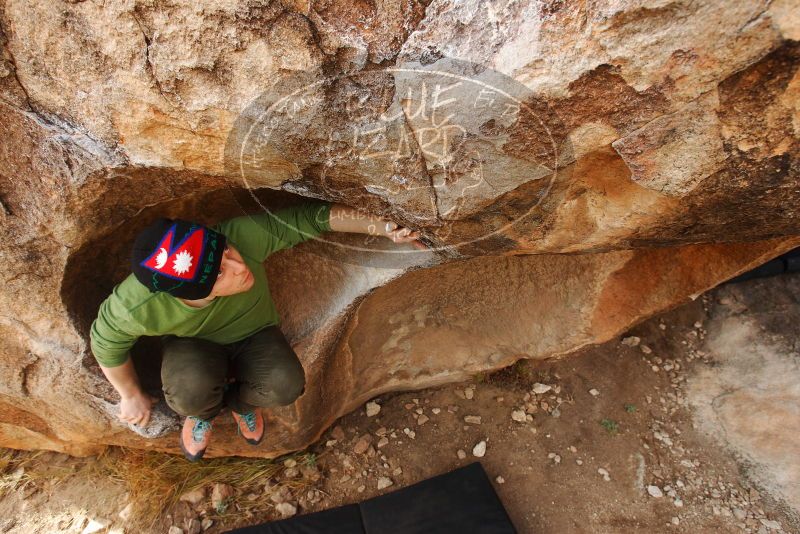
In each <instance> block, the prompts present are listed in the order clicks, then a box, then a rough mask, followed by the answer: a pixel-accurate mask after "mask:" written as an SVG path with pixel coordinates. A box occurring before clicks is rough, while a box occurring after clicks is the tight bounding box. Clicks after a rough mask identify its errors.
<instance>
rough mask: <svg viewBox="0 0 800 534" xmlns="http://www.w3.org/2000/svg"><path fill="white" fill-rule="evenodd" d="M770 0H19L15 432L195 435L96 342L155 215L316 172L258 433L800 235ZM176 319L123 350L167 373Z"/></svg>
mask: <svg viewBox="0 0 800 534" xmlns="http://www.w3.org/2000/svg"><path fill="white" fill-rule="evenodd" d="M793 4H794V3H793V2H792V1H791V0H774V1H772V2H738V3H730V2H724V1H722V0H707V1H705V2H694V3H689V2H666V3H664V2H662V3H656V4H654V5H651V4H648V5H645V4H644V3H642V2H622V1H616V0H612V1H609V2H604V3H602V4H587V3H582V2H555V3H542V2H516V3H508V4H503V5H500V4H496V3H493V2H452V1H450V0H433V1H431V2H428V1H422V0H412V1H409V2H399V1H394V0H381V1H377V2H338V1H327V0H326V1H316V0H315V1H313V2H293V1H272V2H260V1H253V0H239V1H236V2H223V1H210V2H205V3H203V5H202V6H200V5H199V4H197V3H193V2H188V1H179V2H173V3H170V4H169V5H163V4H160V3H148V2H139V1H134V2H125V3H114V2H106V3H104V4H101V3H97V2H54V1H51V0H0V47H2V57H1V58H0V59H1V60H2V61H0V139H2V141H1V142H0V225H1V226H2V229H3V232H2V236H3V239H2V240H0V260H2V277H3V281H4V283H3V289H2V291H0V309H2V312H0V369H1V370H2V376H3V377H4V378H3V379H2V380H0V445H6V446H12V447H19V448H46V449H54V450H63V451H67V452H70V453H74V454H86V453H90V452H93V451H97V450H99V449H101V448H102V447H104V446H106V445H108V444H120V445H126V446H133V447H142V448H154V449H161V450H169V451H173V452H175V451H177V447H176V436H175V435H174V434H171V433H170V432H171V429H172V428H174V423H175V418H174V417H173V416H172V415H171V414H169V413H168V412H164V413H162V414H161V417H160V419H159V423H158V425H156V426H157V427H158V428H156V430H155V431H154V432H152V434H154V435H159V436H158V437H150V438H146V437H143V436H139V435H137V434H135V433H133V432H131V431H130V430H129V429H128V428H127V427H125V426H123V425H121V424H119V423H117V422H116V421H115V418H114V416H113V410H114V404H115V402H116V396H115V393H114V392H113V390H112V389H111V387H110V385H109V384H108V383H107V382H106V381H105V379H104V378H103V376H102V374H101V373H100V371H99V369H98V367H97V365H96V363H95V361H94V358H93V357H92V355H91V354H90V353H89V352H88V344H87V333H88V326H89V324H90V323H91V321H92V320H93V319H94V316H95V314H96V312H97V307H98V305H99V303H100V302H101V301H102V299H103V298H105V297H106V296H107V295H108V294H109V292H110V291H111V289H112V288H113V286H114V284H116V283H117V282H119V281H120V280H122V279H123V278H124V276H126V275H127V261H126V258H127V253H128V248H129V246H130V244H131V241H132V238H133V236H134V235H135V233H136V232H137V230H138V229H140V228H142V227H143V226H144V225H146V224H147V223H148V222H149V221H150V220H151V219H153V218H154V217H156V216H160V215H166V216H181V217H184V218H194V219H198V220H200V221H202V222H207V223H211V222H215V221H217V220H220V219H221V218H224V217H230V216H234V215H238V214H241V213H242V212H243V211H244V212H248V211H258V210H260V209H263V207H264V206H268V207H273V206H278V205H282V204H285V203H288V202H295V201H297V200H298V198H297V195H302V196H305V197H313V198H322V199H326V200H329V201H337V202H342V203H345V204H349V205H351V206H354V207H358V208H361V209H364V210H367V211H371V212H374V213H381V214H383V215H384V216H386V217H390V218H392V219H394V220H397V221H399V222H401V223H403V224H407V225H410V226H413V227H414V228H418V229H420V230H421V232H422V234H423V236H424V237H423V239H424V241H425V242H426V243H427V244H428V245H429V246H430V247H431V249H430V251H428V252H416V251H414V250H412V249H411V248H403V247H396V246H394V245H392V244H391V243H389V242H388V241H387V242H380V241H378V242H376V241H370V240H364V239H363V238H362V237H360V236H355V235H326V236H324V239H321V240H318V241H316V242H310V243H304V244H303V245H301V246H299V247H297V248H296V249H294V250H291V251H285V252H281V253H280V254H276V255H275V256H273V257H271V258H270V259H269V260H268V261H267V264H266V267H265V268H266V269H267V270H268V274H269V277H270V285H271V287H272V290H273V293H274V296H275V299H276V302H277V304H278V307H279V310H280V311H281V314H282V321H283V323H282V324H283V329H284V331H285V333H286V334H287V337H288V338H289V340H290V341H291V342H292V343H293V344H294V346H295V349H296V351H297V352H298V354H299V355H300V357H301V360H302V361H303V363H304V366H305V368H306V372H307V375H308V384H309V386H308V387H307V392H306V394H305V395H304V396H303V397H302V398H301V399H300V400H299V401H298V402H297V403H296V405H295V406H293V407H291V408H287V409H282V410H276V411H273V412H271V413H270V414H269V421H270V429H271V432H269V433H268V437H267V439H266V440H265V442H264V443H263V444H262V445H261V446H260V447H259V448H257V449H251V448H249V446H247V445H246V444H244V442H241V441H240V440H237V439H236V437H235V434H234V430H233V426H232V424H230V425H227V424H226V423H220V425H219V426H218V428H220V429H221V430H220V432H219V433H215V438H214V443H213V446H212V449H210V450H209V455H224V454H239V455H262V456H274V455H277V454H281V453H283V452H286V451H289V450H294V449H298V448H301V447H304V446H306V445H308V444H309V443H311V442H312V441H313V440H315V439H317V437H318V436H319V435H320V434H321V433H322V432H323V431H324V430H325V428H327V426H328V425H330V424H331V423H332V422H333V421H334V420H335V419H336V418H337V417H338V416H340V415H342V414H344V413H346V412H348V411H350V410H352V409H354V408H356V407H358V406H359V405H361V404H362V403H363V402H365V401H366V400H368V399H369V398H371V397H373V396H375V395H378V394H380V393H383V392H387V391H393V390H401V389H413V388H422V387H428V386H432V385H436V384H442V383H445V382H448V381H453V380H460V379H463V378H466V377H468V376H470V375H471V374H473V373H477V372H483V371H487V370H491V369H496V368H499V367H502V366H505V365H508V364H510V363H512V362H514V361H515V360H517V359H519V358H548V357H557V356H564V355H567V354H569V353H571V352H574V351H576V350H578V349H580V348H581V347H583V346H586V345H589V344H593V343H600V342H603V341H605V340H608V339H610V338H612V337H614V336H616V335H618V334H619V333H621V332H623V331H624V330H625V329H627V328H629V327H630V326H631V325H633V324H635V323H636V322H638V321H641V320H643V319H644V318H646V317H648V316H649V315H652V314H654V313H657V312H658V311H661V310H664V309H666V308H669V307H672V306H675V305H677V304H679V303H681V302H683V301H685V300H686V299H689V298H693V297H695V296H697V295H699V294H700V293H702V292H703V291H705V290H707V289H708V288H710V287H713V286H714V285H716V284H718V283H720V282H721V281H723V280H726V279H728V278H730V277H732V276H734V275H736V274H737V273H739V272H742V271H744V270H746V269H748V268H750V267H752V266H755V265H757V264H758V263H760V262H763V261H765V260H768V259H770V258H771V257H773V256H776V255H778V254H780V253H781V252H783V251H785V250H788V249H790V248H792V247H795V246H797V245H798V244H800V237H799V236H800V208H798V206H800V202H798V201H799V200H800V186H799V185H798V184H799V183H800V180H798V167H799V166H800V164H799V163H798V158H799V157H800V144H799V143H798V130H800V75H798V66H800V47H799V46H798V44H797V42H798V40H800V20H799V19H798V12H800V10H798V9H796V6H794V5H793ZM158 350H159V344H158V340H157V339H142V340H140V342H139V343H138V344H137V347H136V348H135V351H134V359H135V361H136V364H137V367H138V369H139V371H140V374H141V376H142V378H143V381H144V383H145V385H146V386H147V387H150V388H153V389H155V390H157V389H158V387H159V383H158V372H157V370H158V365H159V354H158Z"/></svg>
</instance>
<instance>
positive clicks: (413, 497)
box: [230, 462, 516, 534]
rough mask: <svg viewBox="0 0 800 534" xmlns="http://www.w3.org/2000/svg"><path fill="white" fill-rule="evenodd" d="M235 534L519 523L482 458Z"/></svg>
mask: <svg viewBox="0 0 800 534" xmlns="http://www.w3.org/2000/svg"><path fill="white" fill-rule="evenodd" d="M230 532H231V533H232V534H323V533H325V534H423V533H425V534H429V533H442V534H445V533H451V532H452V533H453V534H467V533H470V534H472V533H475V534H512V533H515V532H516V530H514V526H513V525H512V524H511V520H510V519H509V517H508V514H507V513H506V510H505V508H503V504H502V503H501V502H500V499H499V498H498V497H497V493H495V491H494V488H493V487H492V484H491V482H490V481H489V477H488V476H486V472H485V471H484V470H483V467H481V464H480V463H478V462H475V463H472V464H470V465H467V466H465V467H462V468H459V469H456V470H455V471H451V472H449V473H445V474H443V475H439V476H437V477H433V478H430V479H428V480H423V481H422V482H418V483H416V484H414V485H412V486H409V487H407V488H403V489H400V490H397V491H393V492H392V493H388V494H386V495H381V496H379V497H374V498H372V499H369V500H367V501H364V502H362V503H359V504H350V505H347V506H342V507H339V508H333V509H330V510H325V511H322V512H316V513H313V514H306V515H302V516H298V517H293V518H290V519H283V520H280V521H273V522H270V523H264V524H263V525H254V526H250V527H245V528H240V529H236V530H231V531H230Z"/></svg>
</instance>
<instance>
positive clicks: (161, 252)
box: [131, 218, 226, 300]
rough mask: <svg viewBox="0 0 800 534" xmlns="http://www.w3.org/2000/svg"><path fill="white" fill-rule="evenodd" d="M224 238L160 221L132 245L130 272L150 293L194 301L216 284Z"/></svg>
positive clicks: (176, 221) (197, 227) (200, 227)
mask: <svg viewBox="0 0 800 534" xmlns="http://www.w3.org/2000/svg"><path fill="white" fill-rule="evenodd" d="M225 243H226V240H225V236H224V235H223V234H221V233H219V232H215V231H214V230H212V229H210V228H208V227H206V226H203V225H201V224H198V223H193V222H190V221H184V220H181V219H165V218H160V219H157V220H156V221H154V222H153V223H152V224H151V225H150V226H148V227H147V228H145V229H144V230H142V231H141V232H140V233H139V235H138V236H136V240H135V241H134V243H133V251H132V254H131V269H132V270H133V274H134V275H135V276H136V278H137V279H138V280H139V281H140V282H141V283H142V284H144V285H145V286H147V287H148V288H149V289H150V291H152V292H153V293H155V292H157V291H166V292H167V293H169V294H170V295H172V296H174V297H179V298H184V299H189V300H195V299H202V298H205V297H207V296H208V295H209V294H210V293H211V288H212V287H213V286H214V282H216V281H217V275H218V274H219V265H220V263H221V262H222V253H223V251H224V250H225Z"/></svg>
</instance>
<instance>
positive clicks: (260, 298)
mask: <svg viewBox="0 0 800 534" xmlns="http://www.w3.org/2000/svg"><path fill="white" fill-rule="evenodd" d="M330 209H331V204H330V203H328V202H323V201H314V202H306V203H304V204H301V205H299V206H292V207H289V208H284V209H282V210H276V211H275V212H274V215H272V214H268V213H261V214H257V215H245V216H242V217H236V218H234V219H228V220H226V221H222V222H221V223H219V224H217V225H215V226H212V228H213V229H214V230H216V231H218V232H220V233H222V234H224V235H225V236H226V237H227V239H228V242H229V243H231V244H233V246H234V247H236V249H237V250H238V251H239V252H240V253H241V255H242V258H243V259H244V261H245V263H246V264H247V266H248V267H249V268H250V270H251V271H252V273H253V277H254V279H255V281H254V283H253V287H251V288H250V289H249V290H247V291H245V292H243V293H237V294H235V295H229V296H225V297H217V298H215V299H214V300H212V301H211V303H210V304H208V305H206V306H204V307H202V308H193V307H191V306H188V305H186V304H184V303H183V302H181V301H180V300H179V299H177V298H175V297H173V296H172V295H170V294H169V293H164V292H157V293H151V292H150V290H149V289H148V288H147V287H145V286H144V285H143V284H141V283H140V282H139V281H138V280H137V279H136V277H135V276H134V275H133V274H131V275H129V276H128V277H127V278H126V279H125V280H123V281H122V282H121V283H119V284H117V285H116V286H115V287H114V290H113V291H112V293H111V295H109V297H108V298H106V300H104V301H103V303H102V304H101V305H100V309H99V311H98V314H97V318H96V319H95V320H94V322H93V323H92V326H91V330H90V334H89V337H90V341H91V349H92V353H93V354H94V356H95V358H96V359H97V361H98V362H99V363H100V364H101V365H103V366H104V367H115V366H118V365H122V364H123V363H125V361H127V359H128V354H129V350H130V348H131V347H132V346H133V344H134V343H135V342H136V339H137V338H138V337H139V336H158V335H164V334H173V335H176V336H180V337H197V338H200V339H206V340H209V341H213V342H216V343H222V344H227V343H233V342H235V341H239V340H241V339H244V338H246V337H248V336H250V335H252V334H254V333H256V332H258V331H259V330H261V329H262V328H264V327H265V326H269V325H273V324H279V323H280V317H279V315H278V311H277V310H276V309H275V303H274V302H273V301H272V296H271V295H270V293H269V286H268V285H267V277H266V273H265V271H264V267H263V261H264V260H265V259H266V258H267V256H269V255H270V254H272V253H273V252H276V251H278V250H281V249H285V248H290V247H293V246H294V245H297V244H298V243H302V242H303V241H307V240H308V239H311V238H313V237H316V236H318V235H320V234H322V233H324V232H328V231H330V229H331V227H330ZM281 221H283V222H281Z"/></svg>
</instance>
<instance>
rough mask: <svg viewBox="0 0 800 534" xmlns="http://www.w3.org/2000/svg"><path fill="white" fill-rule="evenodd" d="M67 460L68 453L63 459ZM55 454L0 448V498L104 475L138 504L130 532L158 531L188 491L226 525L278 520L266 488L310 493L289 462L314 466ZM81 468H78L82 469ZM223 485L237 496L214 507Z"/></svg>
mask: <svg viewBox="0 0 800 534" xmlns="http://www.w3.org/2000/svg"><path fill="white" fill-rule="evenodd" d="M58 456H60V457H61V458H66V457H65V456H63V455H58ZM53 458H54V453H50V452H44V451H37V452H31V451H15V450H11V449H0V498H2V497H4V496H5V495H6V494H8V493H10V492H13V491H25V490H26V489H33V488H34V487H37V486H39V487H40V486H41V484H42V483H43V482H45V481H47V484H49V486H50V487H53V486H54V485H57V484H60V483H63V482H64V481H65V480H67V479H68V478H69V477H70V476H71V475H76V474H78V473H79V474H80V476H85V477H103V478H107V479H110V480H111V481H112V482H115V483H117V484H119V485H121V487H122V488H123V489H124V490H125V491H126V492H127V493H128V495H129V496H128V499H127V500H128V502H131V503H133V509H132V514H131V516H130V519H129V520H128V528H133V529H135V530H134V531H141V532H145V531H147V532H151V531H155V530H157V527H156V525H157V523H158V522H159V520H160V519H161V518H162V516H163V515H164V514H165V513H169V512H170V510H171V509H172V508H173V507H174V506H175V505H176V504H177V503H178V501H179V499H180V496H181V495H183V494H184V493H186V492H189V491H193V490H196V489H200V488H203V489H205V490H206V491H207V498H206V502H205V503H203V504H202V505H200V506H201V508H202V509H203V511H204V513H203V517H208V518H210V519H213V520H215V522H223V523H225V524H226V525H231V524H235V523H240V522H241V521H242V520H245V519H247V518H252V517H254V516H258V517H259V518H260V519H261V518H263V519H265V520H266V519H267V518H270V517H274V516H275V515H276V514H275V513H274V506H275V504H274V503H273V502H272V501H271V500H270V498H269V497H270V494H271V493H270V492H265V491H264V487H265V485H267V484H270V486H271V487H272V488H278V487H279V486H287V487H288V488H289V489H290V490H291V491H292V493H293V494H295V495H297V492H299V491H301V490H304V489H306V488H307V487H309V486H310V485H311V483H312V482H311V481H309V480H308V479H306V478H304V477H297V478H292V479H286V478H285V477H283V476H282V474H283V471H284V470H285V469H286V467H285V466H284V461H286V460H287V459H294V460H295V461H296V463H297V466H298V467H300V466H302V465H315V464H316V456H315V455H314V454H313V453H297V454H293V455H288V456H285V457H283V458H280V459H278V460H267V459H262V458H212V459H204V460H203V461H202V462H197V463H191V462H188V461H186V459H184V458H183V457H181V456H174V455H170V454H165V453H159V452H149V451H142V450H135V449H122V448H110V449H109V450H108V451H107V452H106V453H104V454H102V455H100V456H99V457H97V458H93V459H70V460H69V461H67V462H58V461H56V462H54V461H53ZM78 468H79V469H78ZM217 483H222V484H227V485H229V486H232V487H233V488H234V490H235V493H234V495H233V496H232V497H231V498H230V499H228V501H226V502H224V503H222V505H221V506H218V507H217V508H216V509H214V508H213V507H212V505H211V488H212V487H213V485H214V484H217Z"/></svg>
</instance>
